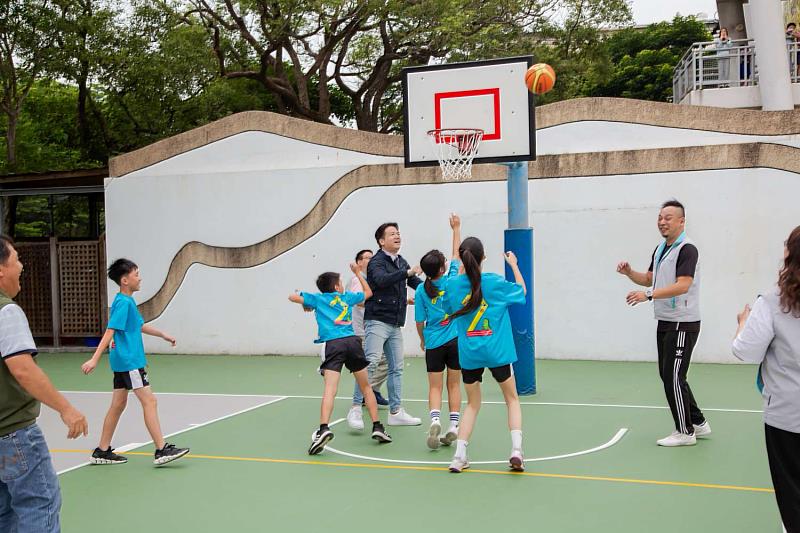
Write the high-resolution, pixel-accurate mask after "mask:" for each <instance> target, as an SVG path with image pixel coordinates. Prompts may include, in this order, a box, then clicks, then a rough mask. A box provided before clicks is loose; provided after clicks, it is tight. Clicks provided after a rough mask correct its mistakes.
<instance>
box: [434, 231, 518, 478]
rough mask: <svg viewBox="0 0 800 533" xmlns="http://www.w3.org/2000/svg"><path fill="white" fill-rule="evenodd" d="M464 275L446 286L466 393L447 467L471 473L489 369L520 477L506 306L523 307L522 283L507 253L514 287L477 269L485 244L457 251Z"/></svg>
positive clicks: (468, 242) (467, 244)
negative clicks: (472, 441) (470, 455)
mask: <svg viewBox="0 0 800 533" xmlns="http://www.w3.org/2000/svg"><path fill="white" fill-rule="evenodd" d="M458 255H459V257H460V258H461V261H462V264H463V267H462V268H463V271H464V274H462V275H459V276H456V277H453V278H450V279H448V280H447V283H446V284H445V289H444V290H445V295H444V299H445V302H444V305H445V310H446V311H447V312H448V313H451V315H450V320H451V321H452V322H455V324H456V329H457V330H458V355H459V362H460V363H461V375H462V377H463V380H464V388H465V389H466V391H467V407H466V408H465V409H464V416H463V418H462V420H461V427H460V428H459V431H458V440H457V441H456V452H455V456H454V457H453V462H452V463H450V471H451V472H455V473H458V472H461V471H463V470H464V469H466V468H469V460H468V459H467V444H468V441H469V438H470V436H471V435H472V429H473V427H474V426H475V420H476V418H477V417H478V411H479V410H480V408H481V381H482V376H483V371H484V369H486V368H488V369H489V370H490V371H491V373H492V376H493V377H494V379H495V380H496V381H497V382H498V383H499V384H500V390H501V391H502V392H503V398H504V399H505V402H506V407H507V409H508V429H509V430H510V431H511V457H510V459H509V466H510V467H511V469H512V470H516V471H520V472H521V471H523V470H524V469H525V463H524V459H523V454H522V409H521V408H520V404H519V397H518V396H517V386H516V382H515V380H514V373H513V371H512V367H511V364H512V363H513V362H514V361H516V360H517V351H516V349H515V347H514V338H513V336H512V332H511V321H510V319H509V316H508V306H510V305H514V304H524V303H525V298H526V289H525V280H523V278H522V273H520V271H519V267H518V266H517V258H516V256H515V255H514V254H513V253H512V252H506V253H505V254H504V258H505V261H506V263H508V265H509V267H511V270H512V271H513V273H514V280H515V283H512V282H510V281H506V280H505V278H503V277H502V276H500V275H499V274H492V273H483V272H482V268H481V264H482V263H483V260H484V259H485V258H486V257H485V255H484V252H483V243H481V241H480V240H478V239H477V238H475V237H467V238H466V239H464V242H462V243H461V246H459V248H458Z"/></svg>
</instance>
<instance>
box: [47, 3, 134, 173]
mask: <svg viewBox="0 0 800 533" xmlns="http://www.w3.org/2000/svg"><path fill="white" fill-rule="evenodd" d="M118 18H119V14H118V13H117V12H116V11H114V9H113V8H112V4H111V3H110V1H109V0H67V1H66V2H65V3H64V4H63V9H62V14H61V19H60V26H61V29H62V31H61V32H59V35H58V38H57V44H58V59H59V60H58V63H57V67H56V68H57V70H56V71H55V72H54V74H56V75H59V76H63V77H65V78H66V79H68V80H70V81H71V82H73V83H75V85H76V86H77V88H78V92H77V99H76V110H75V115H76V121H77V125H78V135H79V139H78V141H79V143H80V144H79V146H80V151H81V155H82V158H83V159H84V160H87V161H98V162H99V161H102V160H103V159H105V158H106V157H107V156H108V151H109V148H110V146H109V143H110V139H109V132H108V131H107V129H106V127H105V121H104V119H103V116H102V113H101V112H100V109H99V107H98V103H97V102H96V101H95V99H94V98H93V96H92V87H91V81H92V79H93V78H96V77H97V75H98V74H99V73H100V72H101V70H102V69H103V68H104V67H105V66H106V65H108V64H109V62H110V61H111V60H112V57H113V51H114V47H115V44H116V43H117V41H118V35H119V33H120V30H121V28H120V24H119V20H118Z"/></svg>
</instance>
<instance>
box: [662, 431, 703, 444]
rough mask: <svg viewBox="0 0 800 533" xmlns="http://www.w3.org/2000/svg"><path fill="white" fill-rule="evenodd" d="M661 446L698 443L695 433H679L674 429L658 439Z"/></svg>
mask: <svg viewBox="0 0 800 533" xmlns="http://www.w3.org/2000/svg"><path fill="white" fill-rule="evenodd" d="M656 443H657V444H658V445H659V446H666V447H668V448H672V447H675V446H694V445H695V444H697V439H696V438H695V436H694V435H687V434H686V433H679V432H677V431H673V432H672V433H671V434H670V435H669V436H667V437H664V438H663V439H660V440H658V441H656Z"/></svg>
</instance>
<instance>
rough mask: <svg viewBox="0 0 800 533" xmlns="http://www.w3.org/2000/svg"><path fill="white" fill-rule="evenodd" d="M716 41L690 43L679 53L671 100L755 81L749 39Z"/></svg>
mask: <svg viewBox="0 0 800 533" xmlns="http://www.w3.org/2000/svg"><path fill="white" fill-rule="evenodd" d="M717 44H718V43H715V42H714V41H709V42H702V43H694V44H693V45H692V47H691V48H690V49H689V50H687V52H686V53H685V54H684V55H683V57H682V58H681V60H680V62H679V63H678V66H677V67H676V68H675V74H674V75H673V79H672V99H673V102H675V103H680V102H681V100H683V99H684V97H685V96H686V95H687V94H689V93H690V92H691V91H696V90H700V89H712V88H713V89H717V88H722V87H743V86H748V85H756V84H757V83H758V77H757V73H756V68H755V61H754V59H755V47H754V46H753V42H752V41H750V40H736V41H731V45H730V46H726V47H720V46H717ZM795 46H796V45H795Z"/></svg>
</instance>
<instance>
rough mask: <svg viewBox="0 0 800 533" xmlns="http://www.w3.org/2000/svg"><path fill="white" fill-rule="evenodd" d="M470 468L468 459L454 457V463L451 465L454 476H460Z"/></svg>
mask: <svg viewBox="0 0 800 533" xmlns="http://www.w3.org/2000/svg"><path fill="white" fill-rule="evenodd" d="M467 468H469V460H468V459H467V458H466V457H463V458H462V457H453V462H452V463H450V471H451V472H452V473H454V474H460V473H461V472H463V471H464V470H466V469H467Z"/></svg>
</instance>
